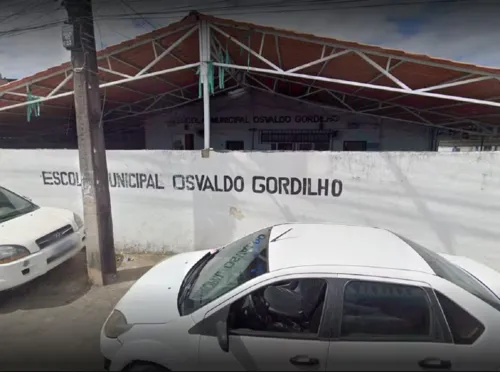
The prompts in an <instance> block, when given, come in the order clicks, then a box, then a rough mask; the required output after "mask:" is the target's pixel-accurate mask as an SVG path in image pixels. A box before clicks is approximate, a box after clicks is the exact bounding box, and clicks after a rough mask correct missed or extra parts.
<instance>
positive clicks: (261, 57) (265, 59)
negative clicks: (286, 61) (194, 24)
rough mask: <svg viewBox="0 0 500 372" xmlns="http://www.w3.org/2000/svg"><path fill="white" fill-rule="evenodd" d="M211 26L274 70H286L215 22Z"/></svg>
mask: <svg viewBox="0 0 500 372" xmlns="http://www.w3.org/2000/svg"><path fill="white" fill-rule="evenodd" d="M209 27H210V28H211V29H213V30H215V31H216V32H218V33H219V34H221V35H222V36H224V37H226V38H227V39H228V40H230V41H232V42H233V43H234V44H236V45H238V46H239V47H240V48H241V49H243V50H246V51H247V52H248V53H250V54H251V55H253V56H254V57H255V58H258V59H260V60H261V61H262V62H264V63H265V64H266V65H268V66H270V67H271V68H273V69H274V71H279V72H284V71H283V70H282V69H281V68H279V67H278V66H276V65H275V64H274V63H272V62H271V61H269V60H268V59H267V58H264V57H263V56H262V55H260V54H259V53H257V52H255V51H254V50H252V49H251V48H249V47H248V46H246V45H245V44H243V43H242V42H240V41H239V40H236V39H235V38H234V37H232V36H230V35H228V34H227V33H226V32H224V31H222V30H221V29H220V28H218V27H217V26H215V25H213V24H209Z"/></svg>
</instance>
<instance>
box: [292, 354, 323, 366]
mask: <svg viewBox="0 0 500 372" xmlns="http://www.w3.org/2000/svg"><path fill="white" fill-rule="evenodd" d="M290 363H292V364H294V365H296V366H315V365H317V364H319V359H317V358H310V357H308V356H307V355H296V356H294V357H293V358H290Z"/></svg>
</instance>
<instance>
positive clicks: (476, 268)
mask: <svg viewBox="0 0 500 372" xmlns="http://www.w3.org/2000/svg"><path fill="white" fill-rule="evenodd" d="M498 293H500V273H498V272H496V271H494V270H492V269H490V268H488V267H486V266H484V265H482V264H479V263H477V262H475V261H472V260H469V259H467V258H464V257H454V256H445V255H440V254H437V253H434V252H432V251H430V250H428V249H426V248H423V247H421V246H419V245H418V244H415V243H413V242H411V241H408V240H406V239H405V238H402V237H400V236H398V235H396V234H394V233H391V232H389V231H386V230H382V229H378V228H369V227H354V226H339V225H322V224H283V225H277V226H273V227H269V228H266V229H263V230H261V231H258V232H255V233H254V234H251V235H249V236H246V237H244V238H243V239H241V240H238V241H236V242H234V243H231V244H229V245H227V246H226V247H224V248H222V249H217V250H211V251H198V252H190V253H184V254H178V255H176V256H173V257H171V258H168V259H166V260H165V261H163V262H162V263H160V264H158V265H157V266H155V267H154V268H152V269H151V270H150V271H149V272H147V273H146V274H145V275H144V276H143V277H142V278H141V279H139V280H138V281H137V282H136V283H135V284H134V285H133V286H132V287H131V289H130V290H129V291H128V293H127V294H126V295H125V296H124V297H123V298H122V299H121V300H120V301H119V303H118V304H117V305H116V307H115V309H114V310H113V312H112V313H111V314H110V316H109V317H108V319H107V321H106V323H105V324H104V326H103V328H102V331H101V351H102V353H103V355H104V357H105V367H106V369H108V370H112V371H122V370H124V371H166V370H171V371H187V370H198V371H203V370H217V371H219V370H233V371H234V370H240V371H258V370H263V371H264V370H268V371H269V370H283V371H292V370H295V371H299V370H300V371H309V370H310V371H333V370H339V371H342V370H344V371H345V370H416V371H425V370H432V371H437V370H462V371H467V370H478V369H479V370H491V371H493V370H495V371H498V370H500V353H499V352H498V345H499V344H500V300H499V298H498Z"/></svg>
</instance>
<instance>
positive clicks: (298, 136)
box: [260, 130, 336, 151]
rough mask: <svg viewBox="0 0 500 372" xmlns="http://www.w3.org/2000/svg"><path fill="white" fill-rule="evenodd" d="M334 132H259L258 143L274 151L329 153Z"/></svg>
mask: <svg viewBox="0 0 500 372" xmlns="http://www.w3.org/2000/svg"><path fill="white" fill-rule="evenodd" d="M335 135H336V132H335V131H315V130H297V131H278V130H274V131H261V133H260V142H261V143H264V144H271V150H274V151H329V150H330V141H331V139H332V137H334V136H335Z"/></svg>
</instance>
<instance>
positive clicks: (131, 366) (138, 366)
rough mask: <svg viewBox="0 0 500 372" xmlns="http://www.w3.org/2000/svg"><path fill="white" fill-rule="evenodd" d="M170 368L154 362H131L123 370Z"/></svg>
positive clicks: (157, 371)
mask: <svg viewBox="0 0 500 372" xmlns="http://www.w3.org/2000/svg"><path fill="white" fill-rule="evenodd" d="M168 371H170V370H169V369H168V368H165V367H162V366H160V365H158V364H154V363H145V362H136V363H132V364H129V365H128V366H127V367H125V368H124V369H123V372H168Z"/></svg>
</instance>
